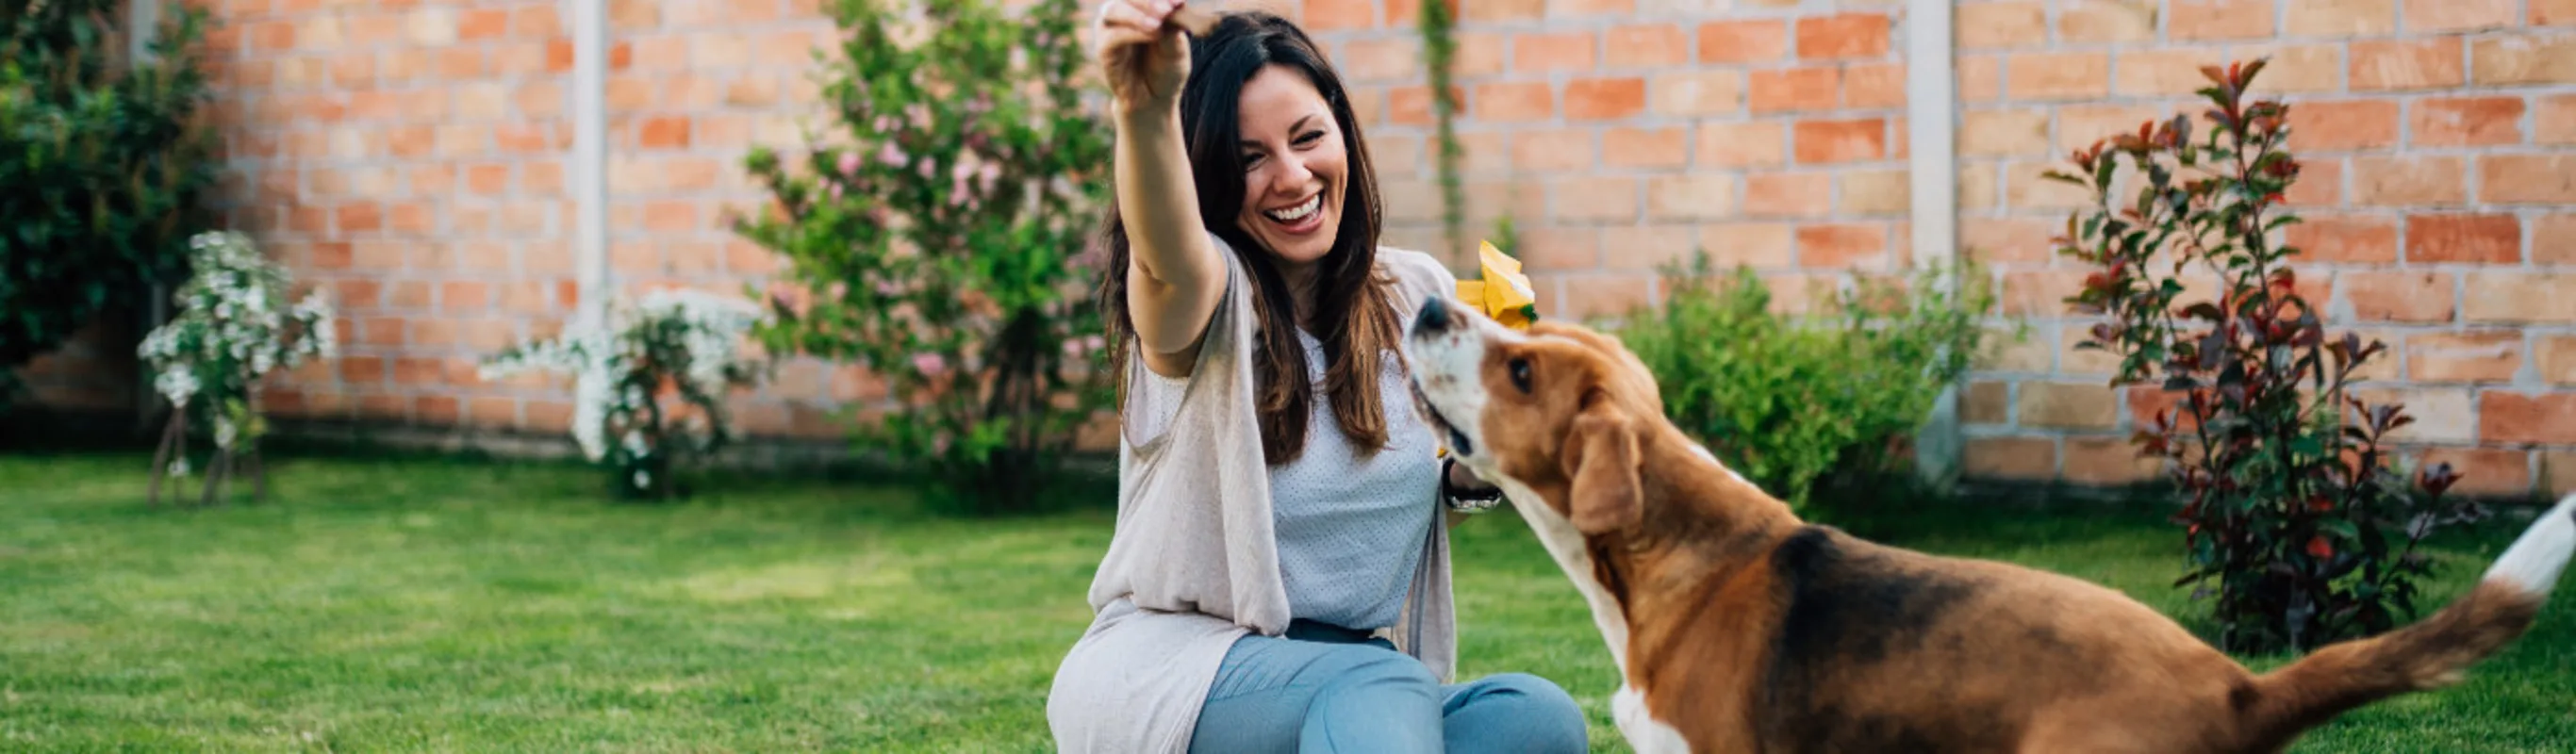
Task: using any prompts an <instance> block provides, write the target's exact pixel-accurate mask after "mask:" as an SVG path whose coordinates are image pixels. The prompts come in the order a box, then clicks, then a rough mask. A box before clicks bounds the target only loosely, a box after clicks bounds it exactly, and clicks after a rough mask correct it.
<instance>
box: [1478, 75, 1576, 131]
mask: <svg viewBox="0 0 2576 754" xmlns="http://www.w3.org/2000/svg"><path fill="white" fill-rule="evenodd" d="M1469 103H1470V106H1469V110H1470V111H1471V112H1473V113H1474V115H1475V118H1476V119H1477V120H1481V121H1487V122H1493V123H1513V122H1527V121H1534V120H1545V119H1547V118H1548V117H1550V116H1553V115H1555V114H1556V93H1555V91H1553V90H1551V89H1549V88H1548V85H1547V82H1543V81H1529V82H1508V83H1495V84H1479V85H1477V86H1476V90H1475V94H1474V96H1473V97H1472V98H1471V99H1470V100H1469Z"/></svg>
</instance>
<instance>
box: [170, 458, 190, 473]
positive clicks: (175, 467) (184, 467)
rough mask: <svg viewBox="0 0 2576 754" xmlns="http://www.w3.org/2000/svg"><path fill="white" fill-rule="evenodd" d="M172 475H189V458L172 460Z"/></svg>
mask: <svg viewBox="0 0 2576 754" xmlns="http://www.w3.org/2000/svg"><path fill="white" fill-rule="evenodd" d="M170 475H171V476H174V477H181V476H187V475H188V459H185V458H181V459H178V460H175V461H171V462H170Z"/></svg>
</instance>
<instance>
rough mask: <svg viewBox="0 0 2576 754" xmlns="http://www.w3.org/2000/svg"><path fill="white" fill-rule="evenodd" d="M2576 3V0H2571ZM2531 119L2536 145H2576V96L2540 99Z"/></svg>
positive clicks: (2532, 138) (2532, 137)
mask: <svg viewBox="0 0 2576 754" xmlns="http://www.w3.org/2000/svg"><path fill="white" fill-rule="evenodd" d="M2570 1H2571V2H2576V0H2570ZM2533 109H2534V110H2535V111H2536V112H2534V113H2533V114H2532V118H2531V124H2532V127H2531V141H2532V143H2534V144H2556V145H2564V144H2576V94H2562V95H2558V96H2554V97H2541V98H2539V103H2538V106H2537V107H2535V108H2533Z"/></svg>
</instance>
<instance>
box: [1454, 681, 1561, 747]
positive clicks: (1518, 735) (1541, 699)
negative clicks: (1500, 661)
mask: <svg viewBox="0 0 2576 754" xmlns="http://www.w3.org/2000/svg"><path fill="white" fill-rule="evenodd" d="M1461 697H1462V698H1458V699H1455V700H1454V702H1453V703H1454V706H1453V708H1452V709H1450V710H1448V712H1449V716H1450V717H1451V718H1452V719H1453V720H1454V719H1459V718H1468V719H1472V720H1473V721H1474V722H1473V724H1471V725H1467V726H1461V727H1465V728H1467V729H1470V730H1473V729H1477V728H1488V729H1489V730H1487V731H1479V732H1480V733H1490V734H1494V735H1498V736H1501V737H1502V738H1500V739H1499V740H1508V741H1515V742H1518V741H1522V740H1527V741H1528V742H1529V746H1530V747H1531V749H1530V750H1534V751H1583V750H1584V747H1585V746H1586V745H1587V742H1588V740H1589V739H1590V730H1589V728H1588V723H1587V721H1586V719H1585V717H1584V713H1583V705H1581V704H1578V703H1576V702H1575V701H1574V696H1573V695H1572V694H1568V693H1566V691H1565V689H1564V688H1563V687H1560V686H1558V685H1556V684H1555V683H1553V682H1550V681H1548V680H1547V679H1544V678H1540V677H1538V676H1534V675H1530V674H1528V673H1502V674H1497V675H1491V676H1486V677H1484V678H1482V679H1478V680H1477V681H1476V682H1475V683H1474V684H1472V688H1470V689H1467V690H1465V691H1464V693H1462V694H1461ZM1456 729H1457V728H1454V727H1453V728H1452V730H1456ZM1516 745H1517V744H1516Z"/></svg>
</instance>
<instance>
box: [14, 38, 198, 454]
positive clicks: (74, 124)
mask: <svg viewBox="0 0 2576 754" xmlns="http://www.w3.org/2000/svg"><path fill="white" fill-rule="evenodd" d="M126 5H127V3H126V2H125V0H50V1H49V2H37V3H25V2H18V3H11V4H10V9H9V10H7V11H5V12H0V187H7V188H6V189H5V190H0V410H5V409H6V408H7V406H8V403H9V400H10V398H11V397H12V394H13V393H15V392H16V390H15V388H16V370H17V369H18V367H20V366H23V365H25V364H26V363H27V362H28V361H30V360H32V359H34V358H35V357H36V356H38V355H40V354H44V353H46V352H49V351H52V350H54V349H55V348H57V347H60V346H61V345H62V344H63V341H64V340H66V339H68V338H69V337H71V334H72V333H73V332H76V331H78V330H79V329H80V328H81V327H83V326H85V325H88V324H89V323H91V322H93V321H95V320H97V319H98V317H99V316H100V315H102V314H107V313H111V312H133V311H139V310H141V309H142V306H141V305H142V304H144V303H146V302H147V301H148V300H149V298H150V296H151V291H152V290H153V285H154V284H166V283H175V282H178V281H179V280H180V279H181V278H183V277H185V276H186V274H187V270H188V267H187V264H188V261H187V258H188V253H189V241H188V239H189V237H190V236H191V235H192V234H195V233H197V232H198V231H202V230H205V229H206V228H209V227H212V225H213V214H212V213H211V212H209V211H208V210H207V209H206V207H205V203H204V201H203V198H204V196H205V192H206V191H207V189H208V188H209V187H211V186H213V185H214V182H215V169H216V166H217V165H216V163H215V161H214V160H213V159H212V157H213V149H214V146H215V141H214V139H213V134H212V132H211V131H209V130H207V129H206V128H205V127H204V126H203V124H202V123H201V122H200V121H199V115H200V109H199V108H200V106H202V105H203V104H205V101H206V96H207V83H206V77H205V74H204V73H203V72H201V71H200V70H199V69H198V60H197V58H196V52H197V47H196V43H197V42H198V41H199V38H200V36H201V34H202V31H201V30H202V28H203V23H204V20H205V11H204V10H202V9H200V8H196V7H193V6H187V5H181V4H171V5H170V6H169V11H168V12H169V13H171V14H172V15H171V17H170V20H169V22H168V23H166V24H164V26H163V27H162V29H161V31H160V33H159V34H158V35H156V37H155V38H154V41H153V43H152V45H151V46H150V52H151V56H150V57H149V58H148V59H144V60H131V61H128V60H121V59H120V58H122V57H123V55H121V53H122V52H123V51H124V50H125V42H124V40H123V38H122V36H121V35H120V34H119V32H118V30H117V26H116V25H117V21H118V19H120V18H122V17H123V16H124V12H125V9H126Z"/></svg>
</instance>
